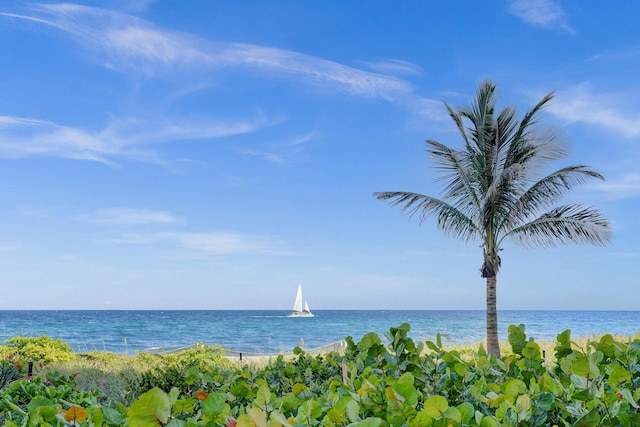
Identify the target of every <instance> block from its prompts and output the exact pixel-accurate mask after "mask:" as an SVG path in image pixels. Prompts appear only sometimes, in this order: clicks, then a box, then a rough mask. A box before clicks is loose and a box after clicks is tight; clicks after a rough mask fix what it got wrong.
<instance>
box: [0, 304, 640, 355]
mask: <svg viewBox="0 0 640 427" xmlns="http://www.w3.org/2000/svg"><path fill="white" fill-rule="evenodd" d="M287 314H288V312H285V311H254V310H252V311H242V310H229V311H222V310H220V311H218V310H216V311H182V310H181V311H164V310H161V311H106V310H96V311H84V310H81V311H75V310H59V311H58V310H52V311H48V310H38V311H29V310H20V311H9V310H7V311H0V341H4V340H6V339H8V338H11V337H14V336H23V337H37V336H40V335H48V336H50V337H52V338H55V339H62V341H64V342H66V343H69V344H70V345H71V346H72V348H73V349H74V350H75V351H78V352H85V351H93V350H98V351H111V352H114V353H127V354H133V353H135V351H143V350H148V349H151V348H162V349H171V348H177V347H186V346H190V345H192V344H194V343H199V342H202V343H206V344H209V345H215V344H219V345H221V346H223V347H224V348H227V349H230V350H233V351H239V352H244V353H260V354H272V353H278V352H282V351H284V352H290V351H291V350H292V349H293V348H294V347H295V346H297V345H300V344H301V340H304V345H305V348H307V349H312V348H317V347H321V346H325V345H329V344H331V343H334V342H337V341H340V340H342V339H344V338H345V337H347V336H352V337H353V338H354V340H356V342H357V341H359V340H360V338H361V337H362V336H363V335H364V334H366V333H368V332H376V333H378V334H379V335H380V337H381V338H383V340H384V334H385V333H386V332H388V331H389V328H391V327H394V326H398V325H400V324H401V323H403V322H407V323H409V324H410V325H411V331H410V336H411V338H413V339H414V340H419V341H424V340H433V339H435V336H436V334H437V333H441V334H442V335H443V337H444V340H445V342H451V343H457V344H465V343H477V342H480V341H481V340H483V339H484V337H485V312H484V311H481V310H478V311H473V310H462V311H454V310H452V311H403V310H373V311H368V310H357V311H346V310H325V311H317V312H315V315H316V317H313V318H288V317H286V316H287ZM498 318H499V334H500V338H501V339H506V338H507V329H508V326H509V325H511V324H515V325H518V324H524V325H526V332H527V335H528V336H530V337H533V338H534V339H536V340H539V341H542V340H554V339H555V337H556V336H557V335H558V334H559V333H561V332H563V331H564V330H566V329H570V330H571V334H572V336H573V337H576V338H577V337H582V336H594V335H602V334H605V333H610V334H614V335H626V336H629V335H636V334H638V333H640V312H638V311H500V312H499V314H498Z"/></svg>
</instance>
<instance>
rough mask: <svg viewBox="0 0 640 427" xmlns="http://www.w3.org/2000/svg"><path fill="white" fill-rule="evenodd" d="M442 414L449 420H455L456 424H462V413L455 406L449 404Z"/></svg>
mask: <svg viewBox="0 0 640 427" xmlns="http://www.w3.org/2000/svg"><path fill="white" fill-rule="evenodd" d="M442 416H443V417H444V418H446V419H448V420H453V421H455V422H456V424H460V421H462V414H461V413H460V411H458V409H457V408H454V407H453V406H449V407H448V408H447V410H446V411H444V414H442Z"/></svg>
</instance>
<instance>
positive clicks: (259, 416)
mask: <svg viewBox="0 0 640 427" xmlns="http://www.w3.org/2000/svg"><path fill="white" fill-rule="evenodd" d="M247 415H249V416H250V417H251V419H252V420H253V422H254V423H255V425H256V426H257V427H267V416H266V414H265V413H264V411H263V410H262V409H260V408H256V407H255V406H254V407H251V408H247Z"/></svg>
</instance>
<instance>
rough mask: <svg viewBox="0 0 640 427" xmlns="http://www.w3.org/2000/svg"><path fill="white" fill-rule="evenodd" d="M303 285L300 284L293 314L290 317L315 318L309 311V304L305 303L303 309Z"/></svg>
mask: <svg viewBox="0 0 640 427" xmlns="http://www.w3.org/2000/svg"><path fill="white" fill-rule="evenodd" d="M302 301H303V299H302V285H301V284H298V293H297V294H296V300H295V302H294V303H293V312H292V313H291V314H290V315H289V316H288V317H314V315H313V313H311V310H310V309H309V303H308V302H306V301H304V310H303V309H302Z"/></svg>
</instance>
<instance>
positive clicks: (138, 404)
mask: <svg viewBox="0 0 640 427" xmlns="http://www.w3.org/2000/svg"><path fill="white" fill-rule="evenodd" d="M170 414H171V405H170V404H169V396H168V395H167V394H166V393H165V392H164V391H162V390H160V389H159V388H157V387H155V388H152V389H151V390H149V391H147V392H146V393H143V394H142V395H140V397H139V398H138V400H136V401H135V402H133V403H132V404H131V407H130V408H129V412H128V414H127V420H128V421H129V426H130V427H137V426H144V427H155V426H157V427H162V426H163V425H164V424H166V423H167V421H168V420H169V415H170Z"/></svg>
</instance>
